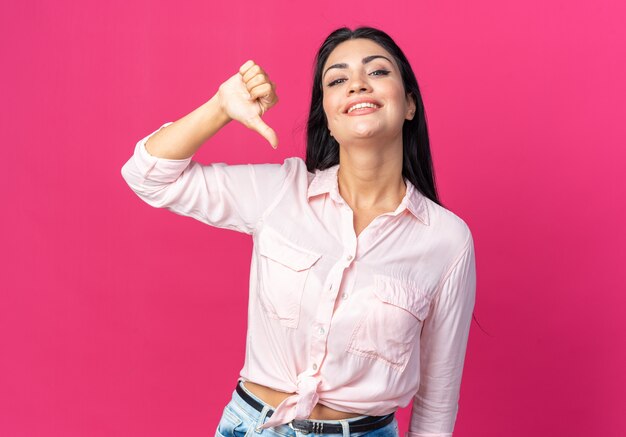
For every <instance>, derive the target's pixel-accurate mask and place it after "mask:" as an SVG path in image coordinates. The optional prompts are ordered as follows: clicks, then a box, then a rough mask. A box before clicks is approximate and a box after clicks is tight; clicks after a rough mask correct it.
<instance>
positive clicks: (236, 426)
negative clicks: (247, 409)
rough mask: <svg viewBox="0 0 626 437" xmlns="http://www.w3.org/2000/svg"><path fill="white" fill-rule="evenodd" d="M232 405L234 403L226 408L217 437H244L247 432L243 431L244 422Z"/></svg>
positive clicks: (218, 427)
mask: <svg viewBox="0 0 626 437" xmlns="http://www.w3.org/2000/svg"><path fill="white" fill-rule="evenodd" d="M232 404H233V401H231V402H229V403H228V404H227V405H226V407H224V411H223V412H222V417H221V418H220V421H219V423H218V425H217V430H216V432H215V437H242V436H243V435H245V430H244V429H242V428H243V426H242V425H243V424H244V420H243V418H242V417H241V415H240V413H238V412H237V411H236V409H235V407H233V405H232Z"/></svg>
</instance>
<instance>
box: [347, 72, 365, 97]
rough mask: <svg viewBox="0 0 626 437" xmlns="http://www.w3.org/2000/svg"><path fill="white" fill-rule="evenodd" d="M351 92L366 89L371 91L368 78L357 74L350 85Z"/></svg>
mask: <svg viewBox="0 0 626 437" xmlns="http://www.w3.org/2000/svg"><path fill="white" fill-rule="evenodd" d="M348 90H349V93H350V94H354V93H360V92H364V91H369V90H370V86H369V84H368V83H367V80H364V79H363V78H362V77H361V76H360V75H359V76H356V77H355V78H354V79H352V80H351V81H350V86H349V87H348Z"/></svg>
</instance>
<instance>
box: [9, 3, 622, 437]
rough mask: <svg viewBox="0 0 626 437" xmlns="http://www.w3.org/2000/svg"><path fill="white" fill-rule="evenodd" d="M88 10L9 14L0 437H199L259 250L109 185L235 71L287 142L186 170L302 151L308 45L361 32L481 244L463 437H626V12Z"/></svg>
mask: <svg viewBox="0 0 626 437" xmlns="http://www.w3.org/2000/svg"><path fill="white" fill-rule="evenodd" d="M86 3H87V2H73V1H72V2H71V1H54V2H52V1H38V2H22V3H20V2H10V3H7V4H6V5H4V7H3V13H2V15H1V17H0V36H1V38H0V47H1V48H2V49H1V52H2V63H3V68H2V73H0V74H1V75H2V81H1V85H0V86H1V87H2V93H1V95H2V105H1V111H2V114H0V115H1V116H0V123H1V127H2V130H1V135H2V143H3V144H4V147H3V159H2V160H0V166H1V172H0V174H1V177H2V179H1V184H0V190H1V196H2V197H1V198H2V200H3V204H4V206H3V214H2V222H3V225H2V226H1V227H0V233H1V234H0V236H1V243H2V251H1V257H2V258H1V259H0V266H1V267H0V269H1V271H0V274H1V275H0V281H1V283H0V284H1V285H0V287H1V288H2V291H1V294H0V435H2V436H12V437H20V436H47V437H50V436H65V437H73V436H95V437H99V436H103V437H104V436H107V437H109V436H154V437H157V436H186V437H191V436H210V437H212V436H213V433H214V430H215V427H216V425H217V421H218V419H219V417H220V415H221V412H222V409H223V407H224V405H225V404H226V403H227V402H228V400H229V399H230V396H231V393H232V390H233V389H234V386H235V381H236V378H237V375H238V372H239V370H240V368H241V365H242V364H243V354H244V336H245V329H246V319H245V316H246V311H245V307H246V304H247V281H248V271H249V270H248V269H249V261H250V258H249V257H250V251H251V241H250V239H249V237H247V236H246V235H243V234H237V233H234V232H229V231H225V230H220V229H214V228H210V227H207V226H205V225H203V224H201V223H200V222H196V221H194V220H193V219H190V218H185V217H180V216H177V215H175V214H172V213H169V212H167V211H164V210H157V209H153V208H151V207H149V206H148V205H146V204H144V203H143V202H141V201H140V200H139V199H138V198H137V197H136V196H135V194H134V193H133V192H132V191H131V190H130V189H129V188H128V187H127V186H126V184H125V182H124V180H123V179H122V177H121V175H120V169H121V167H122V165H123V164H124V162H125V161H126V160H127V159H128V158H129V157H130V155H131V153H132V150H133V147H134V145H135V143H136V142H137V141H138V140H139V139H141V138H142V137H144V136H145V135H147V134H149V133H150V132H152V131H154V130H155V129H157V128H158V127H159V126H160V125H161V124H162V123H164V122H166V121H175V120H177V119H178V118H180V117H182V116H184V115H185V114H187V113H188V112H190V111H191V110H193V109H195V108H196V107H198V106H199V105H201V104H202V103H203V102H205V101H206V100H208V99H209V98H210V97H211V96H212V95H213V94H214V93H215V91H216V90H217V87H218V86H219V84H220V83H221V82H222V81H224V80H226V79H227V78H228V77H229V76H230V75H232V74H234V73H235V72H236V70H237V68H238V67H239V66H240V65H241V64H242V63H243V62H244V61H245V60H247V59H248V58H252V59H254V60H255V61H256V62H258V63H259V64H261V65H262V66H263V67H264V68H265V69H266V70H267V72H268V73H269V74H270V77H271V78H272V80H273V81H275V82H276V83H277V86H278V88H277V90H278V94H279V96H280V99H281V101H280V103H279V104H278V105H277V106H276V107H275V108H274V109H272V110H271V111H270V112H269V113H268V114H267V116H266V120H267V121H268V123H269V124H270V125H272V126H273V127H274V128H275V129H276V131H277V132H278V134H279V138H280V141H281V146H280V147H279V149H278V150H276V151H274V150H272V149H271V148H270V147H269V145H268V144H267V143H265V142H264V140H263V139H262V138H260V137H258V136H257V135H256V134H255V133H253V132H251V131H249V130H247V129H245V128H244V127H242V126H240V125H235V124H234V123H233V124H232V125H229V126H227V127H226V128H225V129H224V130H223V131H222V132H220V133H219V134H218V135H217V136H216V137H215V138H214V139H213V140H212V141H210V143H209V144H207V145H206V146H205V147H204V148H203V149H201V151H200V152H199V153H198V155H197V159H198V160H199V161H201V162H210V161H216V162H228V163H243V162H282V160H283V159H284V158H285V157H288V156H294V155H299V156H303V154H304V141H303V135H304V123H305V121H306V115H307V106H308V102H309V98H310V97H309V92H310V87H311V68H312V62H313V57H314V54H315V51H316V49H317V48H318V46H319V44H320V43H321V42H322V40H323V38H324V37H325V36H326V35H327V34H328V33H329V32H330V31H331V30H333V29H335V28H336V27H339V26H341V25H349V26H356V25H359V24H369V25H372V26H376V27H380V28H382V29H384V30H386V31H387V32H388V33H389V34H390V35H391V36H392V37H393V38H395V39H396V41H397V42H398V44H399V45H400V46H401V47H402V48H403V50H404V51H405V53H406V54H407V56H408V58H409V60H410V61H411V63H412V65H413V67H414V69H415V72H416V74H417V77H418V81H419V83H420V86H421V89H422V92H423V97H424V100H425V104H426V109H427V116H428V121H429V126H430V133H431V141H432V151H433V155H434V162H435V167H436V171H437V176H438V185H439V190H440V195H441V198H442V200H443V201H444V203H445V204H446V206H447V207H448V208H449V209H451V210H452V211H454V212H455V213H456V214H458V215H459V216H461V217H462V218H463V219H464V220H465V221H466V222H467V223H468V224H469V226H470V228H471V229H472V231H473V235H474V240H475V247H476V256H477V269H478V288H477V304H476V308H475V314H476V316H477V318H478V320H479V322H480V325H481V326H482V329H483V330H484V331H483V330H481V329H480V327H479V326H478V325H477V324H476V323H473V324H472V330H471V334H470V339H469V347H468V355H467V361H466V367H465V373H464V378H463V385H462V390H461V402H460V411H459V415H458V419H457V425H456V429H455V436H475V437H490V436H502V435H506V436H509V437H517V436H520V437H521V436H528V435H536V436H555V435H556V436H591V435H603V436H621V435H626V434H625V433H626V418H625V417H626V416H625V415H624V410H625V409H626V401H625V396H624V390H625V388H626V384H625V382H626V376H625V375H626V372H625V371H624V369H625V368H626V350H625V348H624V346H625V341H624V334H626V317H625V314H626V312H625V311H624V310H625V308H624V307H625V305H624V304H625V303H626V297H625V295H626V293H625V292H626V286H625V283H626V273H625V272H626V269H625V268H624V263H625V261H626V253H625V249H624V247H625V244H626V236H625V230H624V229H625V226H624V220H625V219H626V211H625V209H626V208H625V205H624V198H625V196H626V183H624V181H623V177H624V173H623V169H624V167H625V163H626V159H625V158H626V154H625V152H624V146H625V145H626V128H625V126H626V122H625V120H624V116H625V113H626V111H625V110H624V99H625V97H626V85H625V78H626V63H625V59H626V56H625V53H626V48H625V47H626V31H625V26H624V21H625V19H626V16H625V15H626V14H625V7H624V6H622V5H623V2H621V1H618V0H615V1H597V0H596V1H584V2H582V1H578V2H571V1H549V2H546V1H543V0H542V1H539V0H530V1H529V0H525V1H521V0H520V1H515V2H502V1H495V0H491V1H488V0H482V1H472V2H460V1H459V2H441V1H398V2H362V1H344V2H340V3H339V2H334V1H333V2H330V1H319V2H317V3H316V4H310V5H309V4H306V5H305V4H304V2H303V3H302V4H301V5H300V4H299V5H298V6H296V5H294V3H297V2H292V1H268V0H266V1H263V2H248V3H249V4H247V3H243V2H236V1H229V2H210V1H188V2H154V1H135V2H126V1H124V2H122V1H120V0H114V1H108V2H89V3H92V4H91V5H87V4H86ZM619 169H622V173H621V174H622V176H621V177H620V178H619V179H618V170H619ZM408 413H409V409H408V408H407V409H404V410H402V411H401V412H400V414H399V421H400V427H401V432H404V431H405V430H406V429H407V426H408V423H407V418H408Z"/></svg>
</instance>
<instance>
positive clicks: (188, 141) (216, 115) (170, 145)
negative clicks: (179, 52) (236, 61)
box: [146, 61, 278, 159]
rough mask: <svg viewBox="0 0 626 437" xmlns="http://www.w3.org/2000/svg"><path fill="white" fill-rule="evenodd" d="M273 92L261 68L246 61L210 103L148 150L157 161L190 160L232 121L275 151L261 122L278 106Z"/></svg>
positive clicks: (170, 127)
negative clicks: (257, 135) (253, 133)
mask: <svg viewBox="0 0 626 437" xmlns="http://www.w3.org/2000/svg"><path fill="white" fill-rule="evenodd" d="M274 88H275V85H274V83H273V82H271V81H270V80H269V78H268V76H267V74H266V73H265V72H264V71H263V70H262V69H261V67H259V66H258V65H256V64H255V63H254V62H253V61H247V62H246V63H245V64H243V65H242V66H241V68H240V69H239V72H238V73H237V74H235V75H234V76H232V77H231V78H230V79H228V80H227V81H226V82H224V83H223V84H222V85H220V87H219V90H218V92H217V93H216V94H215V95H214V96H213V97H212V98H211V99H210V100H209V101H208V102H206V103H205V104H203V105H202V106H200V107H199V108H198V109H196V110H194V111H193V112H191V113H189V114H187V115H186V116H184V117H183V118H181V119H180V120H178V121H176V122H174V123H172V124H171V125H168V126H167V127H166V128H163V129H160V130H159V131H158V132H156V133H155V134H154V136H152V137H151V138H150V141H148V142H147V143H146V149H147V151H148V153H150V154H151V155H152V156H156V157H158V158H167V159H186V158H189V157H191V156H192V155H194V154H195V153H196V151H197V150H198V149H199V148H200V146H201V145H202V144H204V143H205V142H206V141H207V140H208V139H209V138H211V137H212V136H213V135H215V134H216V133H217V131H218V130H220V129H221V128H223V127H224V126H225V125H226V124H228V122H229V121H231V120H237V121H239V122H240V123H241V124H243V125H244V126H246V127H249V128H250V129H253V130H255V131H257V132H258V133H259V134H260V135H262V136H263V137H264V138H265V139H266V140H268V141H269V142H270V144H271V145H272V147H274V148H276V146H277V144H278V138H277V137H276V134H275V133H274V131H273V130H272V129H271V128H270V127H269V126H267V125H266V124H265V123H264V122H263V120H262V119H261V115H263V114H264V113H265V112H266V111H267V110H268V109H270V108H271V107H272V106H274V105H275V104H276V103H277V102H278V97H277V96H276V92H275V89H274Z"/></svg>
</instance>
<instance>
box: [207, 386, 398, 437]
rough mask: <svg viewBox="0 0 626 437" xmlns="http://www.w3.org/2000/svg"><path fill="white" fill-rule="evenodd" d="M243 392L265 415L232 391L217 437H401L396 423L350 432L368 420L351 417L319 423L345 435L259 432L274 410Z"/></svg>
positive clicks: (287, 430) (278, 428) (279, 430)
mask: <svg viewBox="0 0 626 437" xmlns="http://www.w3.org/2000/svg"><path fill="white" fill-rule="evenodd" d="M242 388H243V389H244V390H245V391H246V392H247V393H248V394H249V395H250V396H252V397H253V398H254V399H255V400H256V401H258V402H260V403H261V404H263V406H264V407H265V408H263V411H265V412H266V413H265V414H262V412H261V411H257V410H256V409H254V408H253V407H252V406H250V405H249V404H248V403H246V401H244V400H243V399H242V398H241V396H239V395H238V394H237V392H236V391H235V390H233V397H232V399H231V401H230V402H229V403H228V404H227V405H226V407H225V408H224V412H223V413H222V417H221V419H220V422H219V424H218V426H217V430H216V432H215V437H315V436H328V437H361V436H367V437H398V422H397V420H396V419H395V417H394V419H393V421H391V422H390V423H388V424H387V425H385V426H383V427H382V428H378V429H375V430H372V431H363V432H350V422H354V421H356V420H359V419H363V418H364V417H367V416H357V417H351V418H349V419H343V420H316V422H324V423H333V424H341V425H342V428H343V435H341V434H326V433H323V434H314V433H309V434H304V433H302V432H300V431H297V430H295V429H293V428H291V427H290V426H289V424H284V425H279V426H275V427H271V428H267V429H259V430H258V431H257V429H256V428H257V427H258V426H261V425H262V424H263V423H265V422H266V421H267V411H271V410H273V408H272V407H271V406H270V405H269V404H266V403H265V402H263V401H262V400H261V399H259V398H258V397H256V396H255V395H254V394H252V393H251V392H250V391H249V390H247V389H246V388H245V387H244V386H243V384H242Z"/></svg>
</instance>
